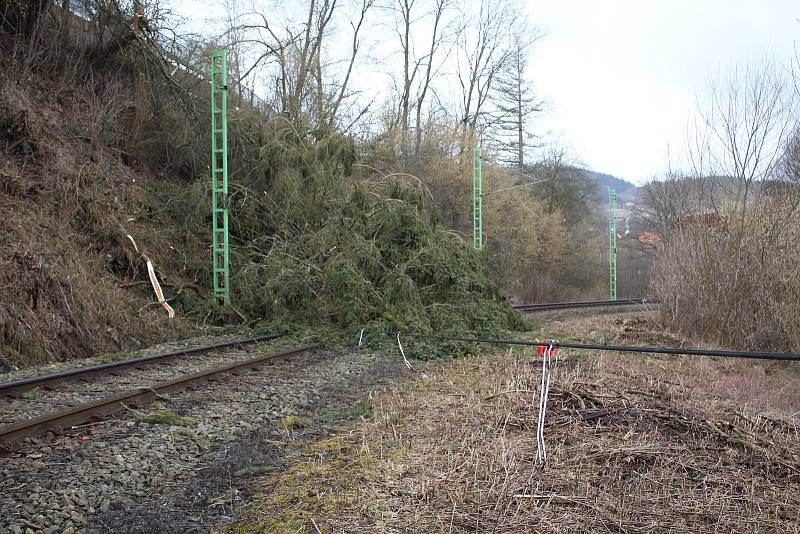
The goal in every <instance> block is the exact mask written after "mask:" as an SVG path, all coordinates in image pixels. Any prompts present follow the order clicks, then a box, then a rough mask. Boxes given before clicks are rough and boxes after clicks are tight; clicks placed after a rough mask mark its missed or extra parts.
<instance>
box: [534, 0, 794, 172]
mask: <svg viewBox="0 0 800 534" xmlns="http://www.w3.org/2000/svg"><path fill="white" fill-rule="evenodd" d="M528 9H529V12H530V17H531V19H532V20H534V21H540V23H541V25H542V26H543V28H544V29H545V31H546V32H547V35H546V37H545V38H544V39H543V40H542V41H541V42H540V45H539V47H538V50H537V51H536V52H535V53H534V58H533V61H532V67H533V69H532V70H533V79H534V80H535V83H536V87H537V89H538V91H539V93H540V94H541V95H543V96H544V97H546V98H548V99H549V100H550V101H551V108H552V111H551V113H550V114H549V116H548V117H547V118H546V119H545V120H544V122H545V124H546V128H547V129H551V130H554V131H556V132H561V133H562V134H563V138H564V140H565V142H566V143H568V144H569V145H571V146H572V147H573V148H574V150H575V152H576V154H577V155H578V156H579V157H580V159H581V160H582V162H583V163H585V164H586V165H587V166H589V167H590V168H592V169H594V170H597V171H601V172H606V173H609V174H614V175H616V176H619V177H621V178H625V179H627V180H630V181H633V182H635V183H642V182H643V181H645V180H647V179H648V178H650V177H651V176H653V175H654V174H659V173H661V172H663V171H664V169H665V167H666V163H665V162H666V160H667V156H666V154H667V147H668V145H670V150H671V151H672V152H673V153H675V152H676V150H677V149H678V148H680V146H682V145H683V132H684V130H685V126H686V121H687V119H688V117H689V114H690V113H691V111H692V110H693V109H694V107H695V105H694V102H695V96H696V95H697V94H698V92H703V91H704V90H705V89H706V87H707V84H708V80H709V76H710V75H711V74H713V73H714V72H715V71H719V70H720V69H722V68H725V67H726V66H727V65H731V64H733V63H735V62H737V61H746V60H747V59H748V57H763V56H764V54H767V53H768V54H774V55H775V57H776V59H777V60H778V61H779V62H780V63H781V64H784V65H785V66H786V67H787V68H789V67H790V63H791V60H792V58H793V56H794V49H795V44H796V41H798V40H800V22H798V18H800V1H797V0H794V1H790V0H750V1H744V0H669V1H665V0H658V1H656V0H606V1H597V0H561V1H545V0H528ZM679 145H680V146H679Z"/></svg>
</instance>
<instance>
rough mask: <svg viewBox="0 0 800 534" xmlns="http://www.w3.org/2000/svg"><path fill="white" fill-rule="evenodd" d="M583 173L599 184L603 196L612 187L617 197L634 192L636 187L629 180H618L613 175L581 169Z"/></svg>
mask: <svg viewBox="0 0 800 534" xmlns="http://www.w3.org/2000/svg"><path fill="white" fill-rule="evenodd" d="M581 172H582V173H583V175H584V176H586V177H587V178H589V179H591V180H593V181H595V182H597V185H598V187H599V188H600V190H601V194H605V192H606V190H607V189H608V188H609V187H611V188H613V189H614V190H615V191H616V192H617V196H621V195H623V194H624V193H626V192H633V191H635V190H636V186H635V185H634V184H632V183H631V182H629V181H627V180H623V179H622V178H617V177H616V176H612V175H611V174H605V173H602V172H597V171H593V170H591V169H581Z"/></svg>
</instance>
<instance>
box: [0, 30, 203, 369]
mask: <svg viewBox="0 0 800 534" xmlns="http://www.w3.org/2000/svg"><path fill="white" fill-rule="evenodd" d="M7 38H8V36H7V35H5V36H0V51H1V52H2V55H3V59H2V60H0V67H2V69H3V71H4V72H7V73H8V74H9V75H8V77H6V78H5V79H4V81H3V82H2V83H0V291H2V298H1V299H0V371H3V370H8V369H12V368H14V367H20V366H28V365H33V364H38V363H42V362H48V361H57V360H61V359H65V358H74V357H85V356H90V355H93V354H97V353H98V352H107V351H120V350H129V349H134V348H138V347H140V346H146V344H147V343H152V342H154V341H163V340H164V339H168V338H174V337H177V336H180V335H185V334H186V333H187V332H188V331H189V330H195V331H196V330H197V329H196V327H195V325H193V324H190V322H188V321H185V320H184V317H185V314H184V313H179V314H178V318H177V319H175V320H168V319H167V314H166V312H165V310H164V309H163V308H162V307H161V306H159V304H158V303H157V302H156V299H155V296H154V293H153V289H152V288H151V286H150V282H149V278H148V274H147V267H146V261H145V258H144V256H145V255H146V256H147V257H149V258H150V259H151V260H152V262H153V264H154V266H155V271H156V275H157V276H158V278H159V280H160V283H161V285H162V288H163V290H164V293H165V295H166V297H167V298H168V299H169V301H170V302H171V304H172V306H173V307H175V308H177V309H179V310H180V311H183V309H184V308H185V307H186V306H185V305H186V304H187V303H196V302H198V301H202V300H203V297H204V296H205V294H204V291H203V289H202V288H203V287H206V284H205V279H204V277H210V275H208V274H206V272H205V271H207V270H208V269H203V268H202V267H207V266H208V265H209V264H210V255H209V253H208V252H207V251H206V250H205V249H204V247H203V244H202V239H201V237H202V236H200V235H199V234H196V233H194V231H193V227H192V226H191V224H188V223H189V222H191V221H192V220H193V219H192V218H191V216H190V215H191V214H188V213H187V214H184V215H185V221H186V222H187V224H184V225H176V224H174V217H175V215H176V214H179V213H180V206H178V205H177V204H178V202H177V201H176V199H175V198H174V197H175V196H174V195H171V194H170V191H171V190H174V189H175V188H184V189H185V188H187V187H189V186H188V185H187V184H188V182H187V181H186V180H185V178H182V177H181V175H180V174H179V173H178V172H176V171H175V170H172V169H169V168H168V167H167V166H161V167H160V168H161V169H168V170H167V171H166V174H164V173H162V174H159V173H156V172H154V171H152V170H151V169H153V168H158V167H156V166H154V165H152V163H154V162H158V151H159V147H161V146H166V145H171V144H174V143H173V142H172V140H171V139H160V138H157V137H154V136H148V135H147V132H146V128H148V127H149V126H148V125H149V124H150V121H152V120H155V115H152V111H153V110H152V108H151V107H150V105H149V101H148V100H147V98H145V96H144V95H143V94H142V90H143V87H144V85H145V84H144V82H142V80H144V79H145V77H144V76H142V75H136V74H135V73H134V72H131V69H129V68H128V67H127V66H125V65H124V64H122V63H119V62H118V64H108V63H106V64H95V63H92V61H91V60H90V58H89V57H88V54H85V55H83V56H81V55H75V56H69V57H66V56H65V57H63V58H62V60H61V61H57V60H55V59H53V60H52V62H51V63H52V64H51V63H48V62H47V61H45V60H44V59H41V58H40V59H41V61H40V63H39V64H37V66H35V67H30V68H25V67H24V66H21V65H20V64H18V63H15V62H14V61H18V62H19V61H20V60H19V58H18V57H17V59H16V60H14V59H13V56H15V54H12V51H11V50H12V49H13V47H14V46H15V44H14V43H9V42H8V39H7ZM17 52H18V51H17ZM76 54H77V52H76ZM16 56H19V53H17V54H16ZM117 59H118V58H117ZM120 61H121V60H120ZM148 114H150V115H148ZM151 115H152V116H151ZM143 129H144V130H143ZM143 137H146V138H147V143H148V144H147V146H145V145H143V144H142V138H143ZM175 150H176V154H178V153H180V149H179V148H176V149H175ZM148 154H152V156H148ZM178 159H179V158H178V156H175V158H174V160H178ZM198 194H202V191H198ZM194 217H195V218H200V219H202V217H203V214H195V215H194ZM182 220H183V219H182ZM128 236H130V237H128ZM132 239H133V240H135V242H136V247H135V246H134V244H133V241H132ZM137 248H138V250H137ZM201 316H202V314H201Z"/></svg>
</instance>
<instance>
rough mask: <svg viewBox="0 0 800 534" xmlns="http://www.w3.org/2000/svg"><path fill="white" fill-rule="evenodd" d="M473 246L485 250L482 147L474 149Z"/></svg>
mask: <svg viewBox="0 0 800 534" xmlns="http://www.w3.org/2000/svg"><path fill="white" fill-rule="evenodd" d="M472 245H473V247H474V248H475V250H482V249H483V158H482V157H481V147H479V146H476V147H475V148H473V149H472Z"/></svg>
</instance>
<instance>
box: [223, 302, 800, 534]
mask: <svg viewBox="0 0 800 534" xmlns="http://www.w3.org/2000/svg"><path fill="white" fill-rule="evenodd" d="M541 333H543V334H545V335H548V336H553V337H559V338H560V339H564V340H565V339H576V338H581V339H584V340H594V341H614V340H616V341H622V340H624V341H626V342H630V343H631V344H634V343H636V342H640V343H645V342H646V343H648V344H653V343H656V344H662V345H663V344H670V345H673V346H674V345H675V344H679V343H684V344H685V345H688V344H689V343H688V342H687V341H686V340H679V339H675V338H672V337H671V336H669V335H668V334H664V333H663V332H659V331H658V330H657V329H655V328H654V325H653V323H651V322H650V321H649V320H646V319H645V320H643V319H641V318H637V317H635V316H633V315H614V316H605V317H594V318H583V319H577V320H569V319H564V320H561V321H559V322H554V323H551V324H548V325H547V326H546V327H545V328H544V329H543V331H542V332H541ZM409 345H411V343H409ZM413 350H414V348H413V346H410V347H407V351H412V352H413ZM420 371H421V372H420V374H419V375H418V376H419V379H418V380H417V381H416V383H414V384H413V385H410V386H400V387H397V388H394V389H392V390H390V391H389V392H388V393H386V394H384V395H380V396H377V397H376V398H374V399H373V405H374V417H373V418H372V419H371V420H369V421H367V422H365V423H363V424H361V425H360V426H359V428H358V429H357V430H355V431H351V432H343V433H340V434H338V435H334V436H332V437H330V438H329V439H325V440H322V441H318V442H316V443H313V444H311V445H308V446H307V447H306V453H305V455H303V456H301V457H299V458H298V459H296V461H295V463H294V465H292V466H291V467H290V468H289V469H288V470H287V471H286V472H284V473H281V474H279V475H273V476H269V477H265V478H263V479H262V480H261V481H260V487H261V495H260V496H259V497H258V498H257V499H256V500H255V501H254V503H253V504H252V505H251V506H250V508H249V510H250V512H249V518H248V520H247V521H245V522H244V523H242V524H240V525H238V527H236V528H235V529H233V530H234V531H236V532H296V531H309V532H315V531H319V532H351V533H356V532H365V533H366V532H453V533H456V532H532V531H536V532H564V531H569V532H603V531H615V532H631V533H633V532H636V533H645V532H720V531H723V532H798V531H800V520H798V516H797V510H798V509H800V499H799V498H798V495H799V493H798V489H800V454H798V450H800V435H798V428H797V421H798V417H797V416H798V414H797V411H798V410H800V395H798V389H797V385H796V384H797V376H798V369H795V368H794V367H792V366H791V364H788V363H753V362H745V361H738V362H729V361H720V360H716V359H703V360H701V359H689V358H680V357H656V356H638V355H635V356H621V355H618V354H615V353H602V352H592V353H582V352H579V351H562V352H561V354H560V355H559V359H558V362H557V364H556V365H555V369H554V374H553V379H552V383H551V387H550V399H549V405H548V408H547V416H546V425H545V429H544V436H545V442H546V447H547V458H548V460H547V464H546V465H545V466H542V465H540V464H538V463H537V461H536V458H537V440H536V427H537V421H538V399H539V389H540V380H541V363H540V361H539V360H538V359H537V358H536V356H535V354H532V353H531V352H529V351H519V350H517V349H515V350H513V351H505V350H498V351H496V352H494V353H493V354H491V355H489V356H487V357H482V358H468V359H461V360H457V361H453V362H451V363H446V364H430V365H428V366H427V367H425V368H424V369H421V370H420ZM743 382H748V383H750V384H751V387H750V389H747V390H745V389H742V388H740V387H738V385H739V384H741V383H743ZM752 389H758V392H759V395H753V394H752V391H751V390H752ZM776 390H777V391H781V392H782V394H781V395H780V396H778V395H774V394H773V393H772V392H773V391H776ZM315 529H316V530H315Z"/></svg>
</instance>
